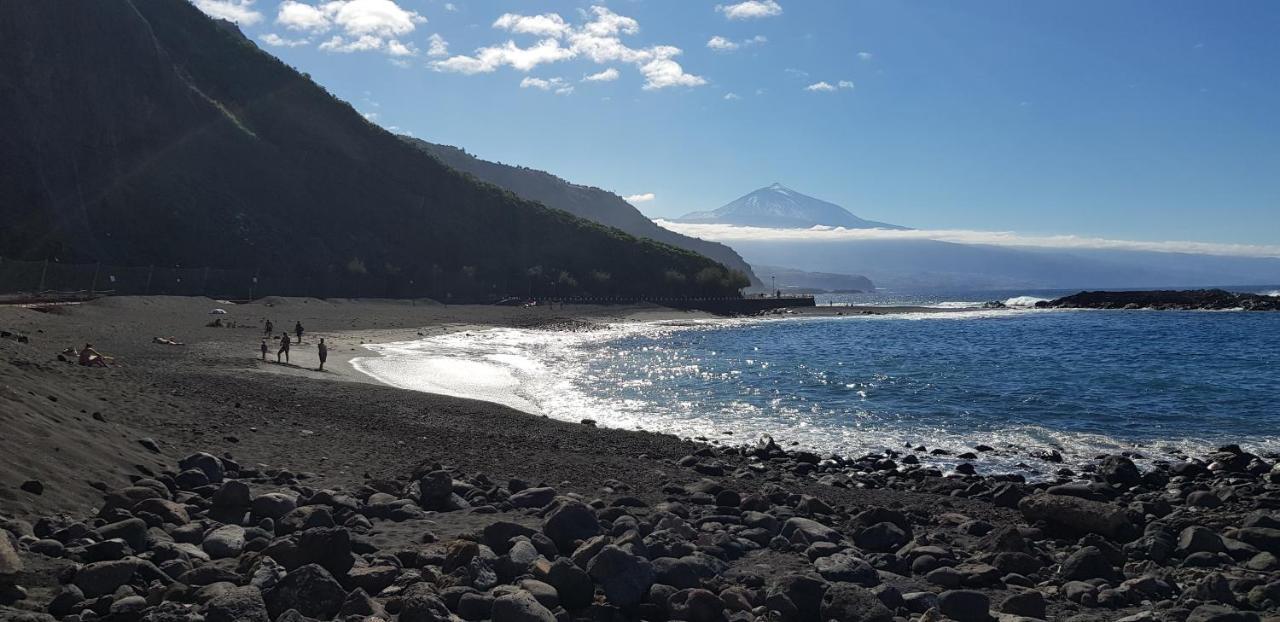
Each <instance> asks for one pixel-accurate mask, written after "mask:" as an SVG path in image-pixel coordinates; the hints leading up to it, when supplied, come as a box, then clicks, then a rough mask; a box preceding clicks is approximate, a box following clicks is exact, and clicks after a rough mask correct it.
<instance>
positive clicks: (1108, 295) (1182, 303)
mask: <svg viewBox="0 0 1280 622" xmlns="http://www.w3.org/2000/svg"><path fill="white" fill-rule="evenodd" d="M1036 308H1037V309H1154V310H1159V311H1224V310H1228V309H1244V310H1245V311H1280V297H1277V296H1263V295H1260V294H1235V293H1232V292H1228V291H1226V290H1221V289H1198V290H1186V291H1176V290H1165V291H1133V292H1105V291H1103V292H1080V293H1078V294H1073V295H1071V296H1065V297H1063V298H1058V299H1056V300H1050V301H1042V302H1037V303H1036Z"/></svg>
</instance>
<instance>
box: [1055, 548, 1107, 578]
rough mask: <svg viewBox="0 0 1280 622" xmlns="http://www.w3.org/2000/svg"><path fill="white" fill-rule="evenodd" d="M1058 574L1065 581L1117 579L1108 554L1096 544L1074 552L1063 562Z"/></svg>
mask: <svg viewBox="0 0 1280 622" xmlns="http://www.w3.org/2000/svg"><path fill="white" fill-rule="evenodd" d="M1058 576H1059V577H1061V578H1062V579H1063V580H1064V581H1088V580H1090V579H1107V580H1111V579H1115V578H1116V576H1117V573H1116V570H1115V567H1113V566H1112V565H1111V562H1110V560H1108V559H1107V556H1106V554H1104V553H1103V552H1102V550H1101V549H1099V548H1098V547H1096V546H1086V547H1084V548H1081V549H1079V550H1077V551H1076V552H1075V553H1072V554H1071V556H1069V557H1067V559H1066V560H1064V561H1063V562H1062V566H1061V567H1060V568H1059V569H1058Z"/></svg>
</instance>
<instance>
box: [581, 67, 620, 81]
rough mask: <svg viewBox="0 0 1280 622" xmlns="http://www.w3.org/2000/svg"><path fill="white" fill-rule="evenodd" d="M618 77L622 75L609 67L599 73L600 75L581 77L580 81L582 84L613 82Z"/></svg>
mask: <svg viewBox="0 0 1280 622" xmlns="http://www.w3.org/2000/svg"><path fill="white" fill-rule="evenodd" d="M620 75H622V74H620V73H619V72H618V70H617V69H614V68H613V67H610V68H608V69H605V70H604V71H601V72H600V73H593V74H591V75H589V76H582V81H583V82H613V81H614V80H617V79H618V77H619V76H620Z"/></svg>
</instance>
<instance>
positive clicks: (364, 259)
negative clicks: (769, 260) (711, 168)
mask: <svg viewBox="0 0 1280 622" xmlns="http://www.w3.org/2000/svg"><path fill="white" fill-rule="evenodd" d="M0 124H2V125H0V162H3V164H4V165H3V166H0V221H2V222H4V223H5V226H4V227H0V256H7V257H17V258H27V259H45V258H57V259H58V260H60V261H63V262H97V261H102V262H106V263H113V264H123V265H150V264H155V265H162V266H172V265H182V266H214V267H221V268H235V269H243V270H246V271H259V272H260V273H261V274H262V275H263V277H264V279H267V280H268V282H270V283H272V284H273V287H272V288H271V290H272V291H271V293H279V294H318V295H336V294H341V293H344V292H350V291H352V290H354V289H360V290H361V291H362V292H363V293H364V295H371V294H376V295H437V296H443V295H445V294H452V295H454V296H455V297H456V298H470V299H483V298H489V297H495V296H501V295H504V294H507V293H524V292H526V291H532V292H534V293H542V294H551V293H555V294H582V293H590V294H596V295H635V294H646V293H664V294H698V295H732V294H734V293H735V292H736V290H737V288H738V286H739V285H744V284H745V282H744V281H745V279H740V278H737V279H735V278H734V277H733V276H732V275H730V274H728V273H727V272H726V271H725V270H724V268H723V267H721V266H720V265H718V264H716V263H714V262H712V261H710V260H708V259H706V258H705V257H702V256H699V255H696V254H694V253H690V252H688V251H684V250H680V249H676V248H674V247H671V246H666V245H663V244H658V243H654V242H651V241H647V240H638V239H636V238H634V237H633V236H630V235H628V234H626V233H623V232H621V231H618V230H616V229H609V228H606V227H603V226H600V225H597V224H595V223H590V222H587V221H584V220H581V219H578V218H575V217H573V216H571V215H569V214H567V213H565V212H561V211H558V210H551V209H547V208H545V207H542V206H540V205H538V204H537V203H534V202H531V201H526V200H523V199H520V198H519V197H517V196H515V195H514V194H512V193H509V192H506V191H504V190H502V189H500V188H497V187H495V186H490V185H487V184H483V183H480V182H477V181H476V180H474V179H472V178H470V177H468V176H465V175H462V174H460V173H458V172H456V171H453V170H452V169H450V168H448V167H447V166H445V165H443V164H441V163H440V162H439V161H437V160H436V159H434V158H432V157H429V156H428V155H427V154H425V153H423V152H422V151H421V150H419V149H416V148H414V147H412V146H410V145H408V144H405V143H404V142H403V141H401V140H400V139H399V138H397V137H396V136H394V135H392V134H390V133H387V132H385V131H383V130H382V129H380V128H377V127H376V126H373V125H372V124H369V123H368V122H366V121H365V120H364V119H363V118H362V117H361V116H360V115H359V114H358V113H356V111H355V110H354V109H353V108H352V107H351V106H350V105H348V104H346V103H344V102H341V101H339V100H337V99H335V98H333V97H332V96H331V95H330V94H329V93H327V92H326V91H325V90H324V89H323V88H321V87H319V86H317V85H316V84H315V83H313V82H312V81H311V80H310V79H308V78H307V77H305V76H303V75H300V74H299V73H297V72H296V71H294V70H293V69H291V68H290V67H288V66H286V65H284V64H283V63H281V62H279V61H278V60H276V59H275V58H273V57H271V56H270V55H268V54H266V53H265V52H263V51H261V50H259V49H258V48H257V47H256V46H254V45H253V44H252V43H251V42H249V41H248V40H246V39H245V38H244V37H243V36H241V35H240V34H239V33H238V32H237V31H236V30H235V29H234V28H228V27H227V26H226V25H225V24H219V23H217V22H215V21H213V20H210V19H209V18H207V17H206V16H205V15H204V14H202V13H201V12H200V11H199V10H197V9H196V8H195V7H193V6H191V5H190V4H189V3H188V2H186V1H185V0H131V1H130V0H104V1H98V2H64V1H56V2H25V1H24V2H6V3H0ZM370 282H373V283H378V284H379V286H378V287H377V288H376V289H375V290H374V291H370V290H369V288H368V286H367V284H368V283H370ZM264 289H265V288H264ZM260 291H262V290H260Z"/></svg>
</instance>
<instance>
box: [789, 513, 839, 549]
mask: <svg viewBox="0 0 1280 622" xmlns="http://www.w3.org/2000/svg"><path fill="white" fill-rule="evenodd" d="M781 535H782V537H784V538H786V539H788V540H790V541H792V542H794V543H799V544H813V543H815V542H839V541H840V540H841V537H840V532H838V531H836V530H834V529H832V528H830V527H828V526H826V525H823V524H822V523H819V522H818V521H816V520H811V519H808V518H801V517H799V516H797V517H795V518H789V519H787V522H785V523H783V524H782V532H781Z"/></svg>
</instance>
